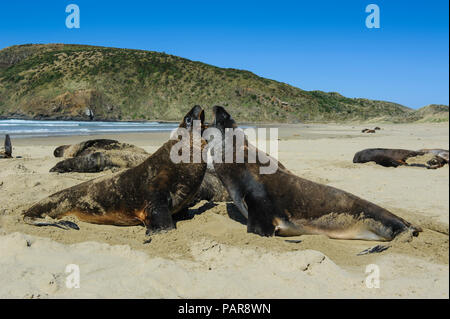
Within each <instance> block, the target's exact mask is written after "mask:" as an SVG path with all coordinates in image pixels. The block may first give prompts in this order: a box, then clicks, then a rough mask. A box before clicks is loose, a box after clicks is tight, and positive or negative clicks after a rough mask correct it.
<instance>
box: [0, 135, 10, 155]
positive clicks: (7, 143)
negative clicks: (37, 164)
mask: <svg viewBox="0 0 450 319" xmlns="http://www.w3.org/2000/svg"><path fill="white" fill-rule="evenodd" d="M0 158H12V146H11V139H10V138H9V135H8V134H6V136H5V147H4V150H3V151H0Z"/></svg>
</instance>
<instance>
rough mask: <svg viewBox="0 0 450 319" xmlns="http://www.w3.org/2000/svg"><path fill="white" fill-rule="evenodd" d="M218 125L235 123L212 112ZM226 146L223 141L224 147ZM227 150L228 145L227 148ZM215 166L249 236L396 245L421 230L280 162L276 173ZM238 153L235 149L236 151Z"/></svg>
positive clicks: (217, 111) (239, 166)
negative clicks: (312, 236)
mask: <svg viewBox="0 0 450 319" xmlns="http://www.w3.org/2000/svg"><path fill="white" fill-rule="evenodd" d="M214 114H215V120H214V126H215V127H216V128H219V129H220V130H221V131H222V134H223V131H224V129H225V128H231V127H236V123H235V122H234V120H233V119H232V118H231V116H230V115H229V114H228V113H226V111H225V110H224V109H223V108H222V107H217V106H216V107H214ZM223 142H224V141H223V140H222V143H223ZM223 147H224V146H223ZM243 147H244V150H245V151H246V152H245V163H224V162H222V163H216V162H215V163H214V169H215V171H216V173H217V175H218V176H219V178H220V180H221V181H222V183H223V184H224V185H225V187H226V188H227V190H228V192H229V194H230V196H231V198H232V199H233V201H234V203H235V204H236V206H237V207H238V209H239V210H240V211H241V212H242V213H243V215H244V216H245V215H247V216H248V219H247V231H248V232H252V233H256V234H259V235H263V236H272V235H281V236H294V235H301V234H325V235H327V236H329V237H331V238H340V239H365V240H392V239H393V238H394V237H395V236H397V235H398V234H400V233H402V232H405V231H409V230H411V233H413V234H414V235H417V233H418V232H419V231H420V229H419V228H414V227H412V226H411V225H410V224H409V223H408V222H407V221H405V220H403V219H402V218H400V217H397V216H395V215H394V214H392V213H390V212H389V211H387V210H386V209H383V208H381V207H380V206H377V205H375V204H373V203H370V202H368V201H366V200H364V199H361V198H359V197H357V196H355V195H352V194H350V193H347V192H345V191H343V190H339V189H336V188H334V187H330V186H326V185H321V184H318V183H314V182H311V181H308V180H306V179H303V178H301V177H298V176H296V175H294V174H292V173H291V172H290V171H289V170H287V169H286V168H285V167H284V166H283V165H281V163H279V165H278V169H277V170H276V172H275V173H274V174H260V170H259V169H260V167H261V166H265V164H261V163H260V162H259V161H258V162H257V163H254V164H252V163H248V160H247V159H248V153H247V152H248V149H249V148H255V147H254V146H252V145H250V144H248V142H246V143H244V146H243ZM233 151H234V153H236V147H234V148H233Z"/></svg>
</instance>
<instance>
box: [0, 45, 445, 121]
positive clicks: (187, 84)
mask: <svg viewBox="0 0 450 319" xmlns="http://www.w3.org/2000/svg"><path fill="white" fill-rule="evenodd" d="M194 104H200V105H202V106H204V107H211V106H212V105H215V104H220V105H223V106H225V107H227V109H229V110H230V112H231V114H233V116H234V117H235V118H236V119H237V120H238V121H263V122H275V121H277V122H297V121H343V120H368V119H372V118H376V117H386V118H394V117H395V118H399V119H407V118H410V116H411V114H412V113H415V112H413V111H412V110H411V109H409V108H406V107H404V106H402V105H399V104H396V103H390V102H383V101H374V100H368V99H351V98H346V97H344V96H342V95H340V94H338V93H325V92H321V91H304V90H301V89H299V88H296V87H293V86H290V85H287V84H284V83H280V82H277V81H273V80H269V79H265V78H261V77H258V76H256V75H255V74H253V73H251V72H248V71H242V70H236V69H223V68H218V67H214V66H211V65H207V64H204V63H200V62H194V61H190V60H187V59H184V58H180V57H177V56H173V55H168V54H165V53H159V52H150V51H139V50H129V49H115V48H105V47H94V46H84V45H64V44H47V45H31V44H30V45H20V46H13V47H9V48H6V49H4V50H1V51H0V116H2V117H14V118H35V119H43V118H46V119H87V118H88V114H89V110H91V111H92V112H93V114H94V118H95V119H98V120H100V119H111V120H145V119H151V120H155V119H157V120H179V119H180V118H181V117H182V116H183V115H184V114H185V112H186V111H187V110H188V109H189V108H190V107H191V106H192V105H194ZM447 109H448V108H447Z"/></svg>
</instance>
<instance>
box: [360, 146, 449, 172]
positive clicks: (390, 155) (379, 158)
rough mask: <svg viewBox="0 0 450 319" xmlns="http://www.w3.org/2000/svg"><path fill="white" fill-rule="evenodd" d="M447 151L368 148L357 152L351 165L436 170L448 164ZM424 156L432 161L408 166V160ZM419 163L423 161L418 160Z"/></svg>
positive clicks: (421, 159)
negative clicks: (371, 163) (372, 163)
mask: <svg viewBox="0 0 450 319" xmlns="http://www.w3.org/2000/svg"><path fill="white" fill-rule="evenodd" d="M448 153H449V152H448V150H443V149H421V150H418V151H411V150H402V149H388V148H368V149H365V150H362V151H359V152H357V153H356V154H355V156H354V157H353V163H367V162H375V163H377V164H379V165H382V166H384V167H398V166H419V167H426V168H429V169H436V168H440V167H442V166H444V165H445V164H448V157H449V154H448ZM426 154H430V155H434V156H433V158H432V159H430V160H428V161H427V162H426V164H423V163H420V164H410V163H408V162H407V160H408V159H410V158H412V157H417V156H423V155H426ZM420 161H423V162H424V163H425V161H426V160H425V161H424V160H423V158H420Z"/></svg>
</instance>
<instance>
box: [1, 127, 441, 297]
mask: <svg viewBox="0 0 450 319" xmlns="http://www.w3.org/2000/svg"><path fill="white" fill-rule="evenodd" d="M370 126H376V125H375V124H371V125H370ZM378 126H381V127H382V130H381V131H377V133H376V134H363V133H360V132H361V129H362V128H364V127H367V125H365V126H362V125H283V126H282V127H281V128H280V130H279V138H280V142H279V143H280V144H279V148H280V152H279V158H280V160H281V162H282V163H283V164H284V165H285V166H286V167H288V168H289V169H290V170H291V171H292V172H294V173H295V174H298V175H299V176H302V177H304V178H307V179H310V180H313V181H316V182H320V183H324V184H327V185H331V186H335V187H338V188H341V189H344V190H346V191H349V192H351V193H353V194H355V195H358V196H361V197H363V198H365V199H368V200H370V201H372V202H374V203H376V204H378V205H381V206H383V207H385V208H387V209H389V210H390V211H392V212H393V213H395V214H397V215H399V216H401V217H403V218H405V219H407V220H408V221H410V222H412V223H414V224H417V225H419V226H422V227H423V228H424V232H423V233H421V234H420V235H419V237H417V238H414V239H413V240H412V242H408V243H396V244H394V246H393V247H392V248H390V249H388V250H387V251H385V252H382V253H379V254H372V255H366V256H356V254H357V253H358V252H360V251H362V250H364V249H366V248H368V247H372V246H374V245H376V244H378V243H377V242H367V241H350V240H332V239H328V238H326V237H324V236H299V237H294V238H290V239H299V240H301V242H300V243H289V242H286V241H285V238H281V237H272V238H263V237H259V236H257V235H254V234H247V233H246V226H245V221H243V220H242V217H240V215H239V213H238V212H237V211H236V209H235V208H234V206H233V205H232V204H230V203H214V204H213V203H207V202H202V203H200V204H198V205H197V206H196V207H195V208H194V209H191V210H190V215H189V216H185V217H184V218H180V220H178V221H177V229H176V230H173V231H170V232H167V233H164V234H160V235H155V236H153V237H152V241H151V243H149V244H144V243H143V242H144V239H145V236H144V233H145V230H144V229H143V228H142V227H114V226H102V225H92V224H87V223H83V222H78V221H77V223H78V225H79V226H80V228H81V229H80V230H79V231H75V230H68V231H66V230H61V229H58V228H54V227H41V228H39V227H33V226H29V225H25V224H24V223H23V222H22V220H21V217H20V214H21V212H22V211H23V210H24V209H26V208H28V207H29V206H30V205H31V204H32V203H34V202H36V201H37V200H39V199H41V198H44V197H46V196H48V195H50V194H52V193H54V192H56V191H59V190H61V189H64V188H66V187H69V186H72V185H76V184H78V183H80V182H82V181H86V180H89V179H92V178H96V177H99V176H101V175H108V174H111V173H112V172H111V171H107V172H102V173H99V174H80V173H70V174H58V173H49V172H48V171H49V169H50V168H51V167H52V166H53V165H54V164H56V163H57V162H58V159H56V158H54V157H53V155H52V154H53V149H54V148H55V147H56V146H59V145H62V144H69V143H76V142H80V141H83V140H86V139H88V138H91V137H86V136H84V137H82V136H77V137H52V138H35V139H13V141H12V142H13V146H14V150H13V152H14V155H16V156H18V155H20V156H23V158H21V159H10V160H0V297H1V298H73V297H75V298H116V297H122V298H179V297H182V298H420V297H423V298H448V297H449V267H448V250H449V243H448V225H449V193H448V192H449V168H448V165H447V166H445V167H443V168H440V169H438V170H427V169H424V168H420V167H399V168H385V167H381V166H378V165H375V164H372V163H368V164H353V163H352V158H353V155H354V153H355V152H357V151H359V150H362V149H364V148H372V147H387V148H406V149H420V148H446V149H448V147H449V131H448V123H445V124H401V125H400V124H396V125H394V124H389V125H388V124H382V125H380V124H378ZM97 137H100V136H95V138H97ZM102 137H108V138H114V139H118V140H119V141H121V142H127V143H132V144H135V145H137V146H140V147H143V148H144V149H145V150H147V151H149V152H154V151H155V150H156V149H157V148H158V147H159V145H161V144H162V143H163V142H164V141H165V140H166V139H167V138H168V133H151V134H123V135H120V136H102ZM69 264H76V265H78V266H79V267H80V271H81V274H80V288H78V289H77V288H73V289H69V288H67V287H66V285H65V282H66V278H67V276H68V273H66V272H65V270H66V266H67V265H69ZM370 264H375V265H377V266H378V268H379V272H380V288H368V287H367V286H366V277H367V276H368V275H369V274H368V273H366V267H367V266H368V265H370Z"/></svg>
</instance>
